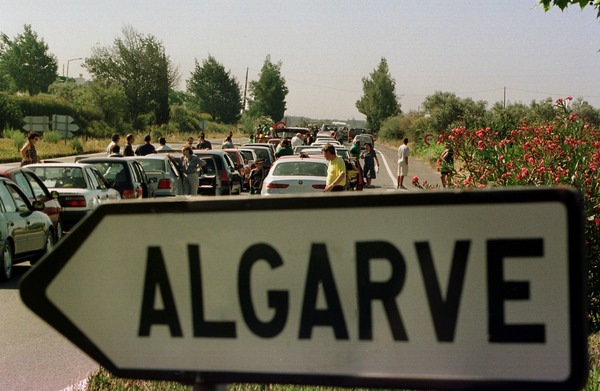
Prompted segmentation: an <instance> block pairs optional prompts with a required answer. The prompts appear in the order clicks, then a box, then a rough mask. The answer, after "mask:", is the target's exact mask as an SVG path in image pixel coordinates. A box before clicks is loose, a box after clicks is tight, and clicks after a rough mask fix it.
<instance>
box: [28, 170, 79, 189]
mask: <svg viewBox="0 0 600 391" xmlns="http://www.w3.org/2000/svg"><path fill="white" fill-rule="evenodd" d="M30 169H31V171H33V172H35V174H36V175H37V176H38V177H40V179H41V180H42V181H43V182H44V185H46V187H50V188H57V189H62V188H64V189H67V188H77V189H85V188H87V185H86V183H85V179H84V178H83V170H82V169H81V167H30Z"/></svg>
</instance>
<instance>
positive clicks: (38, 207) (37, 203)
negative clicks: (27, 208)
mask: <svg viewBox="0 0 600 391" xmlns="http://www.w3.org/2000/svg"><path fill="white" fill-rule="evenodd" d="M32 206H33V210H44V208H45V207H46V205H44V203H43V202H42V201H33V204H32Z"/></svg>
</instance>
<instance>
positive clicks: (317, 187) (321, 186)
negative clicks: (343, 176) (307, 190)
mask: <svg viewBox="0 0 600 391" xmlns="http://www.w3.org/2000/svg"><path fill="white" fill-rule="evenodd" d="M312 186H313V188H315V189H321V190H324V189H325V185H312Z"/></svg>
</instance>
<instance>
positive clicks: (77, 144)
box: [69, 138, 83, 153]
mask: <svg viewBox="0 0 600 391" xmlns="http://www.w3.org/2000/svg"><path fill="white" fill-rule="evenodd" d="M69 146H70V147H71V149H72V150H73V151H75V152H76V153H83V145H82V144H81V140H79V139H78V138H74V139H72V140H71V142H70V143H69Z"/></svg>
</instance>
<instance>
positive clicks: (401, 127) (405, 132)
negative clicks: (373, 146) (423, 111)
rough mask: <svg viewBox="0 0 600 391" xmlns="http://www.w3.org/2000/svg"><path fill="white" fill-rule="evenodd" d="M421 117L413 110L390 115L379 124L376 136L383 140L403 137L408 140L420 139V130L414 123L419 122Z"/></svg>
mask: <svg viewBox="0 0 600 391" xmlns="http://www.w3.org/2000/svg"><path fill="white" fill-rule="evenodd" d="M422 119H423V117H421V116H420V115H419V114H418V113H415V112H411V113H409V114H406V115H404V114H401V115H397V116H395V117H390V118H388V119H386V120H385V121H384V122H383V124H382V125H381V129H380V130H379V133H378V136H379V138H381V139H382V140H384V141H394V140H402V139H403V138H405V137H408V139H410V140H416V139H421V138H422V135H421V130H420V129H419V128H418V127H416V126H415V125H418V124H420V123H421V122H420V121H421V120H422Z"/></svg>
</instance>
